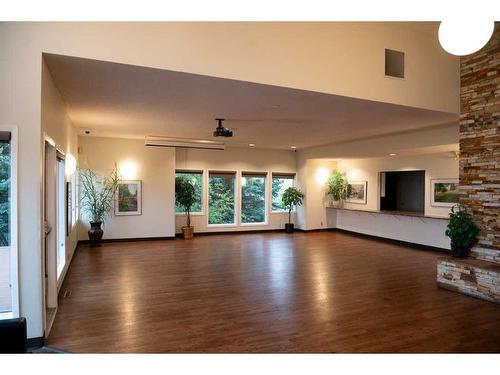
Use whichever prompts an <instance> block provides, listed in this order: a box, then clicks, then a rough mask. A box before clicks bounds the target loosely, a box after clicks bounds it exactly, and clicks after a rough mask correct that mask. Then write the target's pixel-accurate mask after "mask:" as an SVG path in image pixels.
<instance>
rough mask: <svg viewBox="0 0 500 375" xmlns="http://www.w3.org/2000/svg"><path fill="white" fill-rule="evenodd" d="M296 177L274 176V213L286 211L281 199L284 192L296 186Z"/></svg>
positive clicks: (290, 175)
mask: <svg viewBox="0 0 500 375" xmlns="http://www.w3.org/2000/svg"><path fill="white" fill-rule="evenodd" d="M294 178H295V175H293V174H274V173H273V184H272V211H273V212H281V211H286V209H285V207H284V206H283V203H281V197H282V195H283V192H284V191H285V190H286V189H288V188H289V187H292V186H293V185H294Z"/></svg>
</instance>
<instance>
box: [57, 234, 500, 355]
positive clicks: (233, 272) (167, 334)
mask: <svg viewBox="0 0 500 375" xmlns="http://www.w3.org/2000/svg"><path fill="white" fill-rule="evenodd" d="M440 256H443V254H442V253H438V252H432V251H428V250H417V249H414V248H411V247H406V246H402V245H396V244H390V243H386V242H382V241H377V240H373V239H368V238H362V237H357V236H353V235H349V234H344V233H339V232H314V233H295V234H293V235H287V234H284V233H266V234H241V235H213V236H199V237H197V238H195V239H194V240H192V241H185V240H182V239H177V240H175V241H150V242H126V243H107V244H104V245H103V246H102V248H100V249H91V248H89V247H88V246H85V245H84V246H80V247H79V249H78V250H77V253H76V254H75V257H74V260H73V263H72V265H71V268H70V270H69V273H68V275H67V278H66V281H65V284H64V286H63V288H62V289H61V296H62V295H63V294H64V292H65V291H70V292H71V295H70V296H69V297H66V298H62V297H61V299H60V306H59V310H58V313H57V317H56V320H55V323H54V326H53V328H52V332H51V334H50V336H49V338H48V340H47V344H48V345H51V346H54V347H56V348H60V349H65V350H69V351H72V352H92V353H94V352H98V353H100V352H127V353H138V352H154V353H158V352H196V353H199V352H211V353H218V352H231V353H233V352H264V353H270V352H328V353H337V352H342V353H353V352H356V353H358V352H361V353H366V352H500V306H497V305H495V304H493V303H491V302H486V301H482V300H478V299H475V298H471V297H467V296H464V295H461V294H457V293H454V292H450V291H447V290H443V289H439V288H438V287H437V286H436V259H437V258H438V257H440Z"/></svg>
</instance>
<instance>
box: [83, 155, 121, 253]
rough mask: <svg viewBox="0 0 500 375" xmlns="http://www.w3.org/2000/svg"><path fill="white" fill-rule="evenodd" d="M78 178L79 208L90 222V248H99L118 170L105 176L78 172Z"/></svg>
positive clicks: (111, 204)
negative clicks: (102, 226)
mask: <svg viewBox="0 0 500 375" xmlns="http://www.w3.org/2000/svg"><path fill="white" fill-rule="evenodd" d="M78 175H79V178H80V192H81V195H80V207H81V208H82V210H83V211H84V212H85V213H86V214H87V217H88V218H89V221H90V229H89V231H88V235H89V239H90V246H92V247H97V246H101V240H102V235H103V234H104V231H103V230H102V228H101V225H102V223H103V222H104V220H105V219H106V217H107V216H108V215H109V213H110V212H111V211H112V210H113V204H114V198H115V194H116V191H117V189H118V184H119V182H120V175H119V173H118V168H117V167H116V165H115V167H114V168H113V170H112V171H111V173H110V174H109V175H107V176H101V175H98V174H97V173H95V172H94V171H93V170H91V169H83V170H79V172H78Z"/></svg>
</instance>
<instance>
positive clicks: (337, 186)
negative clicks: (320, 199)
mask: <svg viewBox="0 0 500 375" xmlns="http://www.w3.org/2000/svg"><path fill="white" fill-rule="evenodd" d="M350 192H351V185H349V183H348V182H347V176H346V173H345V172H339V171H335V172H333V173H332V174H331V176H330V177H329V178H328V181H327V182H326V195H327V196H329V197H330V198H331V199H332V200H333V202H334V204H333V205H334V206H335V207H342V203H343V201H344V200H345V199H347V197H348V196H349V194H350Z"/></svg>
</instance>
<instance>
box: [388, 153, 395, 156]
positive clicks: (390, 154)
mask: <svg viewBox="0 0 500 375" xmlns="http://www.w3.org/2000/svg"><path fill="white" fill-rule="evenodd" d="M396 155H397V154H394V153H392V154H389V156H396Z"/></svg>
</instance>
